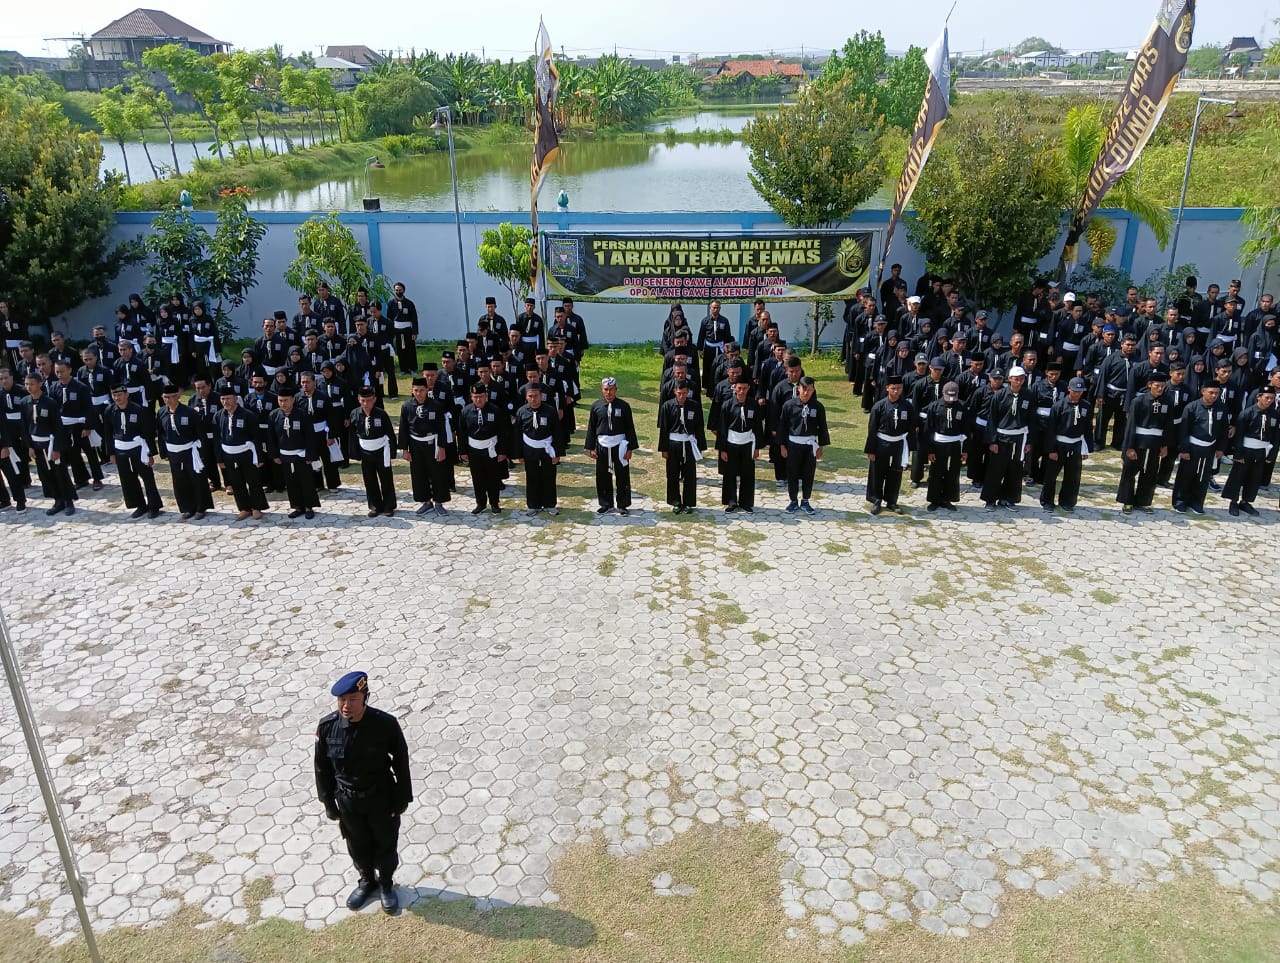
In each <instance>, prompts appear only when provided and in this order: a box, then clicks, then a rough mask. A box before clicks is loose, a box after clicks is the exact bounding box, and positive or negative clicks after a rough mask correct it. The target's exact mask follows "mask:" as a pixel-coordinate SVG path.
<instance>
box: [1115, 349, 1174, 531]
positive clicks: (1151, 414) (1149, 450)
mask: <svg viewBox="0 0 1280 963" xmlns="http://www.w3.org/2000/svg"><path fill="white" fill-rule="evenodd" d="M1168 386H1169V376H1168V375H1167V374H1166V373H1165V372H1163V371H1153V372H1152V373H1151V374H1150V376H1149V377H1148V378H1147V390H1146V392H1144V393H1142V394H1140V395H1138V396H1137V397H1136V398H1135V399H1134V400H1133V406H1132V407H1131V408H1130V409H1129V412H1128V418H1127V419H1126V420H1125V426H1124V449H1123V450H1124V459H1123V462H1124V466H1123V468H1122V469H1121V472H1120V487H1119V488H1118V489H1117V490H1116V501H1118V502H1119V503H1120V504H1121V505H1122V506H1123V507H1122V508H1121V511H1122V512H1124V514H1126V515H1128V514H1130V513H1132V512H1133V509H1134V506H1137V507H1138V508H1141V509H1142V510H1143V511H1144V512H1145V513H1146V514H1148V515H1150V514H1152V512H1153V510H1152V508H1151V500H1152V498H1153V497H1154V496H1155V492H1156V485H1157V484H1158V482H1159V480H1160V459H1161V458H1163V457H1164V456H1165V454H1166V452H1167V450H1168V449H1167V446H1168V445H1169V443H1170V440H1171V439H1170V435H1171V430H1172V421H1173V418H1172V414H1171V407H1170V405H1169V402H1168V401H1166V400H1165V399H1164V398H1163V397H1162V396H1163V395H1164V391H1165V388H1167V387H1168Z"/></svg>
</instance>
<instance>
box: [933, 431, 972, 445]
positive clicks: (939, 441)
mask: <svg viewBox="0 0 1280 963" xmlns="http://www.w3.org/2000/svg"><path fill="white" fill-rule="evenodd" d="M967 437H968V436H967V435H944V434H942V433H941V432H938V431H935V432H934V433H933V443H934V444H935V445H957V444H961V443H963V442H964V440H965V438H967Z"/></svg>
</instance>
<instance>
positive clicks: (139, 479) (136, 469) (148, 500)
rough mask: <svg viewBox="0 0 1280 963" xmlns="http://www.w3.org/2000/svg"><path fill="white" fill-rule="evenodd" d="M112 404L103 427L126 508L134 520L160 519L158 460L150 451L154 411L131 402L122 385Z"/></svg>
mask: <svg viewBox="0 0 1280 963" xmlns="http://www.w3.org/2000/svg"><path fill="white" fill-rule="evenodd" d="M111 400H112V402H114V404H113V405H112V406H111V407H110V408H109V409H107V414H106V416H105V420H106V425H105V426H104V427H105V428H106V431H107V439H106V440H107V453H108V454H109V455H110V457H111V464H113V465H115V466H116V471H117V472H119V474H120V490H121V492H122V493H123V494H124V507H125V508H132V509H133V517H134V518H141V517H142V516H143V515H146V516H148V517H150V518H159V517H160V512H161V510H162V508H163V505H162V503H161V501H160V491H159V489H157V488H156V473H155V471H154V470H153V467H152V466H153V465H155V463H156V456H155V454H154V453H153V452H152V451H151V439H152V438H154V437H155V433H156V426H155V419H154V417H153V416H152V414H151V409H150V408H148V407H147V406H146V405H143V404H140V403H138V402H137V401H134V400H131V399H130V397H129V388H128V386H127V385H123V384H119V385H116V386H115V387H114V388H112V389H111Z"/></svg>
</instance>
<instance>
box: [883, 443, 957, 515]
mask: <svg viewBox="0 0 1280 963" xmlns="http://www.w3.org/2000/svg"><path fill="white" fill-rule="evenodd" d="M963 451H964V443H963V442H959V441H953V442H950V443H948V444H945V445H935V446H934V448H933V456H934V457H933V464H931V465H930V466H929V488H928V498H929V503H930V504H932V505H943V504H954V503H955V502H958V501H960V455H961V453H962V452H963ZM877 460H878V459H877Z"/></svg>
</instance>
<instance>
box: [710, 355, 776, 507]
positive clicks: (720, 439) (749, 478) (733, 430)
mask: <svg viewBox="0 0 1280 963" xmlns="http://www.w3.org/2000/svg"><path fill="white" fill-rule="evenodd" d="M717 424H718V425H719V428H720V430H719V431H717V432H716V451H717V452H719V458H720V501H721V503H722V504H723V505H724V510H725V512H726V513H732V512H746V513H747V514H748V515H750V514H752V513H754V512H755V510H756V509H755V505H756V459H757V458H758V457H759V456H760V449H761V448H762V447H763V446H764V413H763V412H762V411H761V410H760V407H759V406H758V405H757V404H756V403H755V399H754V398H752V397H751V380H750V378H748V377H747V375H746V374H745V372H744V373H743V374H742V375H741V376H740V377H739V378H738V379H737V380H736V381H734V382H733V396H732V397H730V398H726V399H724V400H723V401H722V402H721V403H720V411H719V415H718V417H717Z"/></svg>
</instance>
